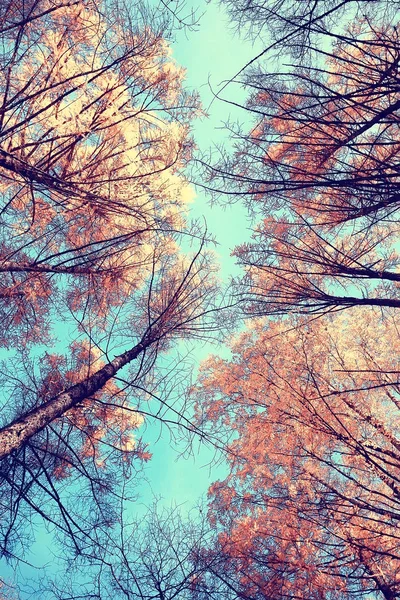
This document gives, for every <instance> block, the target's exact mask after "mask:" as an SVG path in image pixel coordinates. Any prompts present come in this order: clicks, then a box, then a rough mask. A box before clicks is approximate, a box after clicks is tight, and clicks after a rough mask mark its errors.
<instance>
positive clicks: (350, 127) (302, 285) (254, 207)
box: [208, 2, 400, 314]
mask: <svg viewBox="0 0 400 600" xmlns="http://www.w3.org/2000/svg"><path fill="white" fill-rule="evenodd" d="M271 4H274V6H275V9H276V10H278V8H279V7H280V10H281V11H285V10H286V8H288V7H287V6H286V3H279V7H278V8H277V4H278V3H269V2H265V3H261V6H265V7H266V10H267V7H270V6H271ZM320 4H321V5H327V4H328V3H325V2H321V3H316V6H315V8H316V10H317V9H318V7H319V5H320ZM333 4H334V3H332V5H333ZM348 4H349V6H350V5H351V4H352V3H348ZM356 4H357V3H356ZM359 4H360V6H362V5H363V3H359ZM389 4H390V3H388V5H387V6H386V3H378V5H382V6H381V8H382V10H383V8H385V7H386V8H387V13H386V18H387V19H389V17H390V6H389ZM342 5H343V6H342ZM342 5H341V6H342V9H343V7H344V3H342ZM329 6H330V4H329ZM374 6H375V5H374ZM285 7H286V8H285ZM247 8H248V12H246V11H244V9H243V14H245V12H246V14H248V18H249V19H250V20H251V18H252V16H254V18H255V19H256V21H257V18H258V16H257V15H258V10H260V11H261V7H258V8H257V7H252V5H251V3H250V5H249V6H248V7H247ZM326 8H328V6H327V7H326ZM303 9H307V10H309V9H311V7H310V5H309V3H307V2H305V3H301V7H300V5H299V10H303ZM279 14H281V13H279ZM282 15H283V13H282V14H281V17H280V18H281V22H282V23H283V22H285V18H284V16H282ZM317 21H318V23H319V25H318V27H317V30H318V31H319V33H320V35H322V36H323V40H322V41H320V42H319V43H318V42H317V41H316V40H315V38H314V37H313V36H311V38H310V40H309V42H308V43H307V48H308V49H309V50H310V51H312V56H311V58H301V57H300V58H298V59H297V60H296V62H295V64H291V65H289V66H285V67H283V66H281V67H280V70H279V71H278V72H275V73H271V72H268V71H267V69H266V64H267V63H261V64H260V65H258V66H257V67H254V68H253V70H252V71H251V70H250V71H249V72H248V73H246V72H245V73H244V74H243V76H242V83H243V84H244V85H245V86H246V88H247V89H248V90H249V92H250V98H249V102H248V104H247V106H246V110H247V111H249V112H250V114H251V115H252V116H253V117H254V121H255V122H254V126H253V128H252V130H251V131H250V132H246V131H243V130H240V131H238V132H236V133H237V141H236V151H235V152H234V153H233V154H232V156H227V155H226V154H223V155H222V156H221V159H220V160H219V161H217V162H216V163H215V164H214V165H213V166H209V167H208V172H209V177H210V179H209V187H210V188H212V189H214V190H217V191H222V192H223V193H224V194H227V195H228V197H231V198H243V199H244V200H245V202H246V203H247V205H248V206H249V208H250V210H251V211H252V212H253V213H254V214H255V215H256V216H258V217H259V216H260V215H261V217H262V218H263V221H262V222H261V223H260V224H259V226H258V227H257V228H256V230H255V241H254V242H253V243H249V244H245V245H243V246H241V247H239V248H238V249H237V251H236V255H237V257H238V259H239V262H241V263H242V264H243V265H244V266H245V267H246V270H247V274H248V275H247V277H246V278H245V280H244V281H243V282H242V284H243V285H240V287H239V290H238V292H239V294H244V300H245V301H246V302H247V301H248V304H247V305H246V308H247V310H248V312H249V313H250V314H254V313H256V314H271V313H280V314H282V313H287V312H292V311H295V312H317V313H321V312H324V311H326V310H332V309H336V308H344V307H348V306H354V305H372V306H374V305H378V306H382V307H385V306H391V307H399V306H400V299H399V296H398V282H399V275H398V272H397V270H398V253H397V251H396V246H395V244H396V239H397V224H396V222H397V219H396V215H397V211H398V209H399V195H398V164H397V163H398V148H399V145H398V130H399V108H400V104H399V99H398V85H399V81H398V61H399V51H400V47H399V40H398V34H397V24H396V20H395V18H393V20H392V21H391V22H390V21H389V20H386V21H383V20H382V19H381V20H380V19H377V20H376V24H374V22H373V21H372V22H371V20H370V19H368V18H367V17H364V18H363V19H362V18H360V19H359V20H358V21H355V22H354V23H353V24H352V25H350V26H348V27H347V28H344V29H343V28H342V29H341V30H340V32H339V31H338V30H337V28H336V33H332V32H331V30H330V29H329V30H328V29H324V27H323V26H322V25H321V23H322V22H323V21H320V20H317ZM287 28H288V31H289V32H290V31H291V26H290V23H289V24H288V25H287ZM293 35H294V34H293ZM296 39H297V38H296ZM268 64H270V63H268Z"/></svg>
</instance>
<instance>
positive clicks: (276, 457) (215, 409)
mask: <svg viewBox="0 0 400 600" xmlns="http://www.w3.org/2000/svg"><path fill="white" fill-rule="evenodd" d="M398 332H399V321H398V318H397V317H396V316H394V315H386V318H385V319H382V318H381V315H380V313H379V312H376V311H374V310H370V311H369V312H368V314H366V313H365V312H363V311H362V310H360V309H352V310H351V311H349V312H348V313H346V314H344V313H342V314H340V315H338V316H335V317H334V318H333V317H332V318H329V319H328V318H324V319H318V320H316V321H312V322H308V323H307V322H300V323H294V322H293V323H289V322H288V321H282V322H279V321H277V322H270V323H268V324H266V323H263V322H261V321H260V322H255V323H254V324H253V325H252V327H251V328H250V329H249V330H248V331H247V332H245V333H243V334H242V335H241V336H239V338H238V339H237V340H236V342H235V343H234V345H233V348H232V350H233V359H232V360H231V361H228V360H221V359H218V358H212V359H210V360H209V361H208V363H206V365H205V366H204V367H203V373H202V376H201V388H200V390H199V392H198V393H199V394H200V397H201V401H202V410H203V411H204V412H203V416H202V419H204V420H208V421H211V422H212V423H214V424H215V426H216V427H217V428H218V429H221V426H224V427H227V428H228V430H229V431H231V432H232V441H231V442H230V444H229V450H230V458H229V461H230V465H231V473H230V475H229V476H228V477H227V479H226V480H225V481H223V482H217V483H215V484H214V485H213V486H212V487H211V488H210V495H211V500H212V504H211V513H210V514H211V518H212V520H213V521H214V523H216V524H218V526H219V527H220V528H221V534H220V544H221V547H222V551H223V553H224V554H225V555H226V557H227V560H228V561H229V562H230V563H231V564H232V565H234V568H235V569H236V570H237V571H238V573H239V576H240V578H241V584H242V586H243V589H244V590H245V591H246V593H247V594H249V595H250V596H252V595H256V594H257V592H260V593H262V595H263V597H271V596H273V597H280V598H293V597H296V598H303V599H304V600H306V599H309V598H318V599H322V598H326V599H328V598H329V599H332V598H337V599H339V598H341V599H342V598H343V597H347V595H351V594H353V593H354V594H355V595H356V596H357V594H361V593H364V592H366V591H367V590H380V591H382V590H386V591H387V594H388V595H386V596H385V597H387V598H389V597H394V596H390V595H389V592H390V593H391V594H395V593H396V592H397V593H398V591H399V589H400V578H399V572H400V554H399V551H398V548H399V541H400V540H399V533H398V524H399V520H400V510H399V502H400V486H399V482H398V469H399V464H400V428H399V427H398V422H399V418H400V412H399V411H400V387H399V378H398V357H397V355H396V353H394V352H393V348H394V347H396V345H397V346H398V344H399V333H398ZM357 597H359V596H357Z"/></svg>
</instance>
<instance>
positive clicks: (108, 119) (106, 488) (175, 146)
mask: <svg viewBox="0 0 400 600" xmlns="http://www.w3.org/2000/svg"><path fill="white" fill-rule="evenodd" d="M115 15H117V18H115ZM150 21H151V25H152V27H150V25H149V24H150ZM162 33H163V23H162V20H160V19H158V18H157V16H156V15H155V14H152V13H151V12H146V11H145V10H144V9H143V8H142V7H140V6H139V5H135V6H132V7H131V9H130V10H128V9H127V7H126V6H125V5H122V4H121V5H120V4H118V3H114V2H109V3H108V2H103V3H101V2H97V1H92V0H77V1H72V2H59V1H54V2H53V1H52V0H33V1H32V2H11V1H10V2H6V3H2V5H1V8H0V40H1V54H0V62H1V66H2V70H3V73H4V74H5V77H4V78H3V80H2V83H1V84H0V86H1V87H0V91H1V110H0V193H1V198H2V208H1V218H0V271H1V272H2V282H1V284H0V287H1V292H0V311H1V319H2V324H3V327H2V333H1V340H0V341H1V345H2V346H5V347H6V348H7V349H9V351H8V352H6V353H5V354H4V356H5V359H6V362H5V365H4V366H3V371H2V382H3V397H2V428H1V430H0V438H1V442H0V445H1V456H0V459H1V461H0V473H1V478H2V479H1V484H0V503H1V510H2V520H1V541H0V546H1V550H2V551H3V552H4V553H6V554H7V553H16V552H17V550H16V549H18V543H22V544H23V543H24V539H25V536H26V534H27V532H26V528H25V529H24V518H26V516H27V513H28V514H29V516H30V518H31V519H33V523H36V521H35V517H34V516H32V515H33V514H34V513H36V515H40V517H41V518H43V519H44V520H45V521H47V523H49V524H50V525H51V526H56V527H58V528H59V529H61V530H62V531H63V532H64V533H65V534H67V535H68V536H69V537H70V539H71V540H72V544H73V546H74V548H75V551H76V552H78V553H80V552H81V551H82V548H83V547H84V546H85V544H87V543H91V542H90V540H91V539H92V538H93V535H94V534H93V531H94V529H95V528H96V527H97V526H105V525H108V524H112V523H113V522H114V521H115V519H116V518H117V516H116V513H115V510H114V509H113V503H112V499H113V498H115V497H116V496H117V494H116V491H115V490H116V482H117V481H118V478H119V477H120V476H121V474H122V475H123V476H128V475H129V473H130V472H132V471H131V470H130V469H132V468H133V467H132V465H131V467H129V464H130V463H132V460H133V459H144V460H146V459H148V458H149V452H148V451H147V450H146V449H145V447H144V446H143V445H141V443H140V442H139V441H138V440H135V437H134V432H135V430H136V429H137V428H138V427H139V426H140V425H141V424H142V423H143V417H144V415H145V414H151V413H152V412H154V414H155V418H162V416H160V415H162V413H160V410H159V409H155V410H154V411H153V409H152V405H151V404H149V402H148V400H149V398H151V397H157V393H159V392H160V388H159V389H157V386H156V383H155V380H154V378H155V375H154V373H155V370H154V366H155V363H156V359H157V356H158V354H159V353H160V352H162V351H166V350H168V349H170V348H171V344H172V342H173V340H175V339H177V338H182V337H187V336H193V335H203V334H204V333H205V332H206V331H207V328H208V327H209V325H207V323H206V321H207V315H208V314H210V313H212V311H213V304H212V303H213V300H212V295H213V291H214V288H215V280H214V277H213V275H212V274H211V273H210V270H212V264H211V260H210V257H208V256H207V254H206V253H205V251H204V240H203V234H202V232H201V231H200V230H199V229H198V228H190V227H189V226H188V225H187V223H186V214H185V213H186V203H187V201H188V200H189V199H190V197H191V195H192V192H191V191H190V188H189V186H188V184H187V182H186V180H185V178H184V177H183V176H182V175H180V170H181V169H182V168H183V167H184V166H185V164H186V162H187V161H188V160H189V158H190V152H191V146H192V142H191V139H190V137H189V121H190V118H191V116H192V115H193V114H194V112H195V111H197V110H198V103H197V99H196V98H195V97H194V96H192V95H190V94H185V93H184V92H183V91H182V87H181V84H182V80H183V76H184V73H183V71H182V69H180V68H179V67H178V66H177V65H176V64H175V62H174V61H173V59H172V58H171V52H170V49H169V47H168V44H167V42H166V41H165V40H164V39H163V37H162ZM182 236H186V242H185V243H186V248H187V252H186V254H187V256H186V257H185V256H182V255H181V253H180V248H179V244H180V243H181V241H182ZM188 240H192V241H193V240H194V241H195V243H196V247H195V248H194V249H193V247H192V249H190V248H189V242H188ZM210 326H211V325H210ZM57 337H62V341H61V343H60V344H58V346H57ZM34 344H37V346H34ZM68 344H69V348H68ZM43 345H45V348H46V352H45V353H43ZM128 365H131V366H130V370H129V368H128ZM144 398H145V400H143V407H141V408H140V407H138V404H139V403H140V401H141V399H144ZM161 403H164V406H168V397H167V396H163V397H162V398H161ZM162 405H163V404H162ZM168 418H169V419H170V420H174V421H176V422H178V421H179V422H181V423H182V424H184V425H186V427H189V426H190V423H188V420H187V416H186V415H184V414H182V413H179V411H178V409H176V408H174V409H172V408H171V411H170V413H169V415H168ZM106 498H108V502H107V501H106Z"/></svg>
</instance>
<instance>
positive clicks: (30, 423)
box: [0, 329, 160, 460]
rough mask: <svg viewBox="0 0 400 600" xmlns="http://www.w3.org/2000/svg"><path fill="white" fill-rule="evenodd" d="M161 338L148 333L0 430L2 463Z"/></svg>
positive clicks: (99, 388) (0, 457)
mask: <svg viewBox="0 0 400 600" xmlns="http://www.w3.org/2000/svg"><path fill="white" fill-rule="evenodd" d="M159 337H160V334H159V332H157V329H156V330H155V331H154V333H153V334H151V333H148V334H146V335H145V336H144V337H143V338H142V340H141V341H140V342H139V343H138V344H136V346H134V347H133V348H131V349H130V350H127V351H126V352H124V353H123V354H120V355H119V356H116V357H115V358H114V360H112V361H111V362H109V363H108V364H107V365H105V366H104V367H102V368H101V369H99V370H98V371H96V372H95V373H93V374H92V375H90V376H88V377H87V378H86V379H85V380H83V381H81V382H80V383H77V384H75V385H73V386H71V387H70V388H69V389H67V390H65V391H64V392H61V393H60V394H58V395H57V396H54V398H51V399H50V400H48V401H47V402H44V403H43V404H41V405H40V406H38V407H37V408H34V409H33V410H31V411H29V412H27V413H26V414H25V415H23V416H22V417H19V418H18V419H16V420H15V421H13V422H12V423H10V424H9V425H6V426H5V427H3V428H2V429H0V460H1V459H2V458H5V457H6V456H8V455H9V454H11V453H12V452H14V451H15V450H18V449H19V448H21V447H22V446H23V445H24V444H25V443H26V442H27V441H28V440H29V439H30V438H31V437H32V436H34V435H35V434H37V433H39V431H42V429H44V428H45V427H46V426H47V425H48V424H49V423H51V422H52V421H54V419H57V418H59V417H61V416H62V415H64V414H65V413H66V412H67V411H69V410H70V409H71V408H73V407H74V406H76V405H77V404H79V403H80V402H82V401H83V400H85V399H87V398H90V396H91V395H93V394H95V393H96V392H98V391H99V390H101V388H102V387H103V386H104V385H105V384H106V383H107V381H110V379H112V378H113V377H114V376H115V374H116V373H117V372H118V371H120V369H122V367H124V366H125V365H127V364H128V363H130V362H131V361H133V360H135V359H136V358H137V357H138V356H139V355H140V354H141V353H142V352H144V351H145V350H146V349H147V348H149V347H150V346H151V345H152V344H154V343H155V342H156V341H157V340H158V339H159Z"/></svg>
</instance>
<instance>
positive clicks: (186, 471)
mask: <svg viewBox="0 0 400 600" xmlns="http://www.w3.org/2000/svg"><path fill="white" fill-rule="evenodd" d="M203 9H204V14H203V16H202V17H201V19H200V22H199V26H198V30H197V31H192V32H187V33H185V32H180V33H179V34H178V36H177V40H176V42H175V43H173V44H172V47H173V56H174V57H175V59H176V61H177V62H178V63H179V64H180V65H182V66H183V67H185V68H186V85H187V86H188V87H189V88H193V89H196V90H198V92H199V93H200V97H201V102H202V106H203V109H204V110H205V111H206V112H207V113H208V117H205V118H203V119H201V120H200V119H199V120H197V122H195V123H194V130H193V134H194V138H195V142H196V144H197V146H198V148H199V149H200V150H201V151H204V152H207V151H209V150H210V148H212V147H213V146H214V145H215V144H219V143H223V142H224V143H228V141H227V135H226V132H224V131H223V129H222V127H223V123H224V122H226V121H227V120H228V119H232V120H239V121H241V122H242V121H245V120H246V119H247V115H246V113H245V112H244V111H240V110H239V109H238V110H235V108H234V107H232V106H229V105H228V104H225V103H223V102H220V101H219V100H215V101H213V94H212V91H211V89H210V85H209V83H210V84H211V86H212V88H213V89H214V91H216V90H218V89H220V87H221V86H222V85H223V84H224V82H225V81H226V80H227V79H229V78H230V77H232V76H233V75H235V74H236V73H237V71H239V69H240V68H241V67H242V66H243V65H244V64H246V63H247V61H248V60H249V59H251V58H252V57H253V56H254V54H255V50H254V48H253V47H252V45H251V44H250V43H249V42H246V41H243V40H241V39H240V38H239V36H238V35H237V34H235V32H234V30H233V28H232V27H231V26H230V25H229V20H228V18H227V16H226V14H225V12H224V11H223V9H221V8H220V7H219V5H218V4H217V2H215V1H213V2H211V3H209V4H207V5H205V4H204V5H202V6H200V7H199V9H198V14H201V13H202V12H203ZM244 98H245V95H244V93H243V92H242V90H241V89H240V88H239V87H238V86H235V100H236V101H241V100H244ZM191 215H192V216H193V217H195V218H196V217H202V216H204V217H205V219H206V222H207V227H208V231H209V232H210V233H211V235H213V236H214V237H215V238H216V240H217V241H218V246H217V247H216V255H217V259H218V261H219V263H220V267H221V277H222V279H223V280H224V281H225V282H226V281H227V280H228V279H229V277H230V275H232V274H233V273H235V272H237V268H235V259H234V257H232V256H231V252H232V250H233V248H234V247H235V246H236V245H237V244H239V243H241V242H243V241H245V240H246V239H248V237H249V235H250V222H249V220H248V218H247V213H246V211H245V209H244V208H243V206H241V205H240V204H239V203H234V204H230V205H225V206H222V205H221V206H219V205H215V204H213V205H212V206H211V204H210V199H209V197H208V196H207V195H206V194H205V193H204V192H203V191H202V190H201V188H197V195H196V198H195V200H194V202H193V204H192V207H191ZM210 353H213V354H219V355H221V354H222V353H223V354H224V355H225V354H226V353H227V350H226V349H223V348H221V347H216V346H213V345H211V344H205V345H204V344H203V345H201V346H200V345H199V346H198V347H197V348H196V350H195V351H194V354H193V360H194V361H195V363H197V364H199V363H200V362H201V360H203V359H204V358H206V356H207V355H209V354H210ZM195 370H196V369H195ZM158 434H159V430H157V431H154V432H151V426H150V427H149V428H148V429H147V432H146V433H145V434H144V439H145V440H151V439H154V438H155V437H157V436H158ZM149 450H150V451H151V452H152V453H153V458H152V460H151V461H150V462H149V463H148V465H147V467H146V473H147V477H148V480H149V484H150V489H151V491H150V492H148V491H146V489H143V501H144V502H148V501H149V500H148V498H149V499H150V498H151V495H152V494H154V495H155V496H156V497H161V498H162V499H163V502H164V503H165V504H166V505H168V504H170V503H175V502H176V503H177V504H182V505H183V506H185V508H187V509H189V508H190V507H191V506H192V505H193V504H194V503H195V502H196V501H197V500H198V499H199V498H200V497H201V496H202V495H204V494H205V493H206V492H207V488H208V486H209V485H210V483H211V482H212V481H215V480H216V479H219V478H222V477H223V476H224V472H225V469H224V467H223V466H222V465H221V464H219V465H217V466H215V465H212V464H210V463H212V461H213V458H214V451H213V450H212V449H207V448H205V447H204V446H202V445H200V446H199V445H198V444H197V445H196V446H195V451H194V456H193V457H188V458H184V457H179V454H178V453H177V451H176V449H174V448H172V447H171V445H170V443H169V435H168V431H167V430H165V431H164V434H163V436H162V437H161V439H159V441H158V442H157V443H152V444H151V447H150V448H149Z"/></svg>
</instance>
